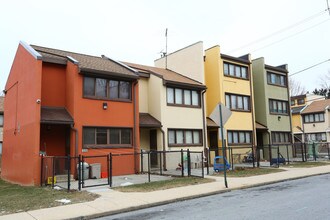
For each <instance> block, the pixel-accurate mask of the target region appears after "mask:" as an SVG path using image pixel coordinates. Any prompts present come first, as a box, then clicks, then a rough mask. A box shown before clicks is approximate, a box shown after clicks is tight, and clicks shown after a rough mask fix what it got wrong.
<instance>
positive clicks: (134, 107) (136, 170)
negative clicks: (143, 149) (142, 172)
mask: <svg viewBox="0 0 330 220" xmlns="http://www.w3.org/2000/svg"><path fill="white" fill-rule="evenodd" d="M137 83H138V81H135V82H134V83H133V123H134V126H133V130H134V135H133V151H134V171H135V173H138V169H137V162H138V161H137V155H136V153H137V149H136V131H137V129H136V94H135V92H136V85H137Z"/></svg>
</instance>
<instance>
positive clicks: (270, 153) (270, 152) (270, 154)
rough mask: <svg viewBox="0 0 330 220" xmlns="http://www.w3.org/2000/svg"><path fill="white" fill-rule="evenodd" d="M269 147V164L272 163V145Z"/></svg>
mask: <svg viewBox="0 0 330 220" xmlns="http://www.w3.org/2000/svg"><path fill="white" fill-rule="evenodd" d="M268 148H269V165H270V166H271V165H272V145H270V144H269V145H268Z"/></svg>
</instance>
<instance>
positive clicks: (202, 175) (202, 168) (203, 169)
mask: <svg viewBox="0 0 330 220" xmlns="http://www.w3.org/2000/svg"><path fill="white" fill-rule="evenodd" d="M202 177H203V178H204V151H202Z"/></svg>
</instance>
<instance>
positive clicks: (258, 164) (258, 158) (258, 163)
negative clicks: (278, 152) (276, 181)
mask: <svg viewBox="0 0 330 220" xmlns="http://www.w3.org/2000/svg"><path fill="white" fill-rule="evenodd" d="M257 167H258V168H259V167H260V148H258V147H257Z"/></svg>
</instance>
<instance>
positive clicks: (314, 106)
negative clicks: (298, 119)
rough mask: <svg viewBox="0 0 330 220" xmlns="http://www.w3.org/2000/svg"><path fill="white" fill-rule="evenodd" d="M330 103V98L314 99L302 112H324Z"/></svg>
mask: <svg viewBox="0 0 330 220" xmlns="http://www.w3.org/2000/svg"><path fill="white" fill-rule="evenodd" d="M329 105H330V99H325V100H320V101H314V102H312V103H311V104H310V105H309V106H307V107H306V108H305V109H304V110H303V111H302V112H301V114H309V113H314V112H324V111H325V110H326V108H328V106H329Z"/></svg>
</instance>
